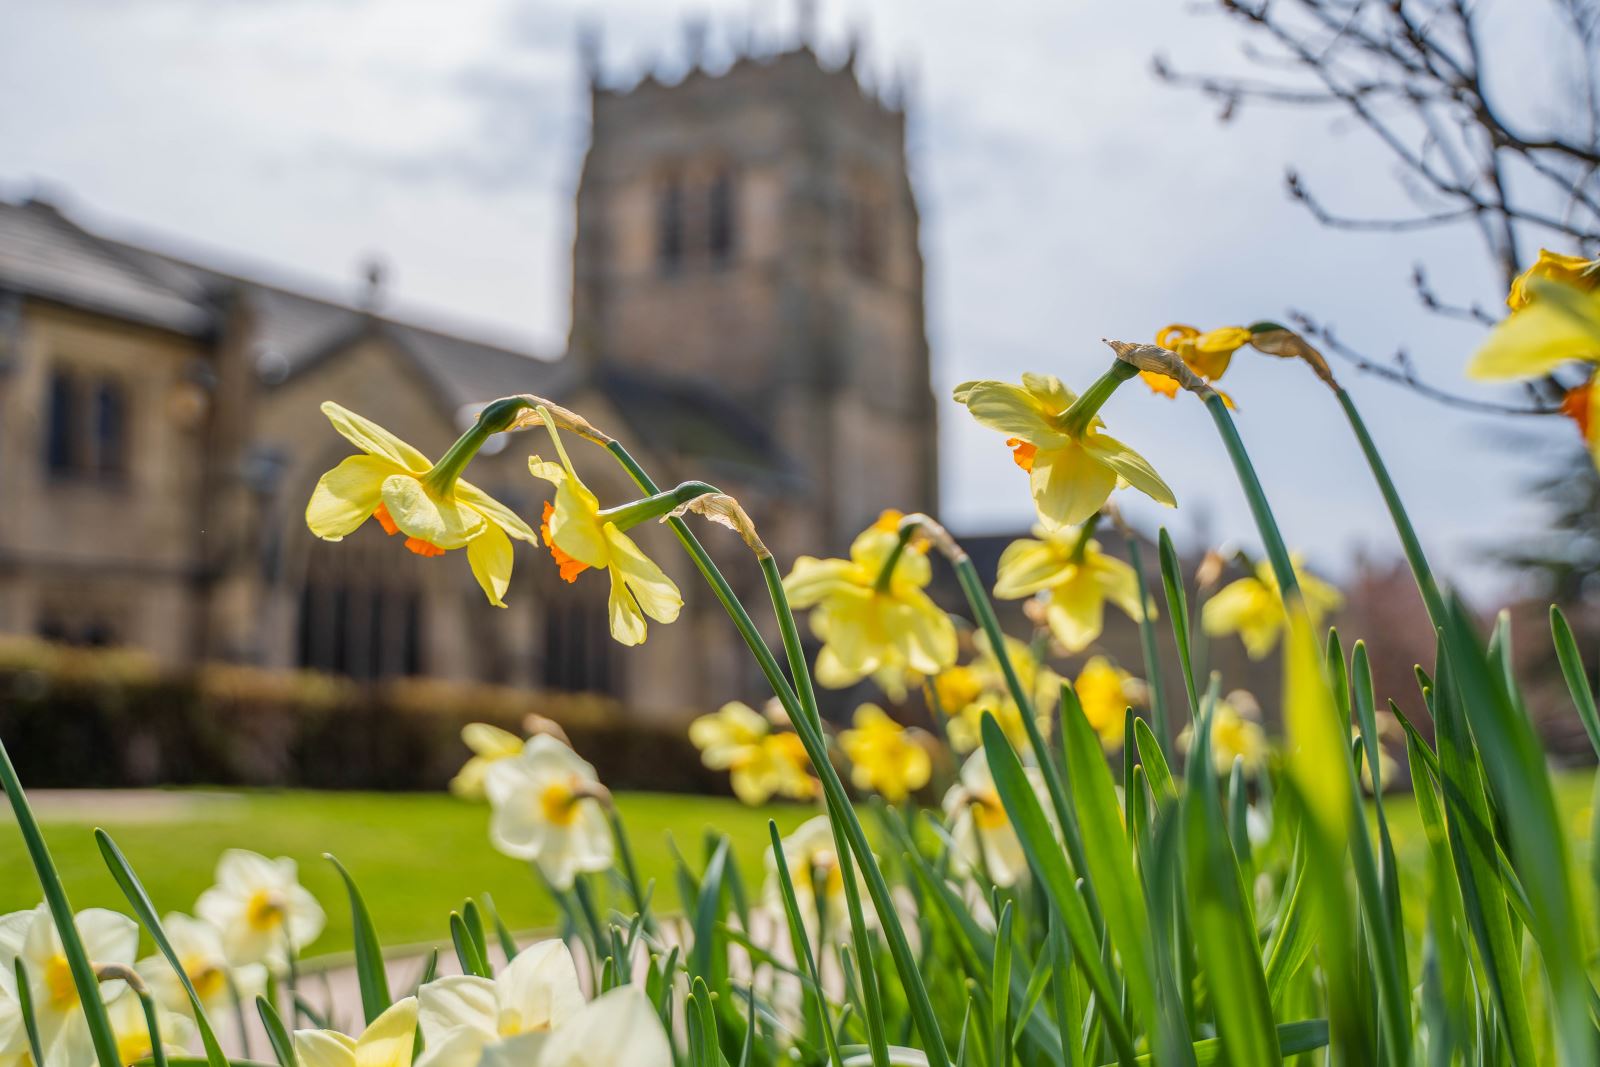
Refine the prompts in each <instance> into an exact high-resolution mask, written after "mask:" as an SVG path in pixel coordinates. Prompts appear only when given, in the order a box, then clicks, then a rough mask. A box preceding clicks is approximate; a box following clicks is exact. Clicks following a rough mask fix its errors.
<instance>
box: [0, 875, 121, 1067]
mask: <svg viewBox="0 0 1600 1067" xmlns="http://www.w3.org/2000/svg"><path fill="white" fill-rule="evenodd" d="M73 924H74V925H75V926H76V927H77V929H78V938H79V940H81V941H82V942H83V950H84V953H85V954H86V955H87V956H88V957H89V961H90V963H91V964H94V965H100V964H121V965H122V966H124V967H131V966H133V959H134V955H135V954H136V953H137V952H138V951H139V927H138V925H137V924H135V923H134V921H133V920H132V919H130V918H128V917H127V916H126V915H119V914H117V913H116V912H114V911H107V910H105V909H104V908H85V909H84V910H83V911H80V912H78V914H77V915H76V916H75V917H74V919H73ZM19 959H20V960H21V961H22V965H23V967H24V968H25V969H26V971H27V974H28V994H29V997H30V999H31V1001H32V1003H33V1017H34V1022H35V1024H36V1026H37V1028H38V1031H39V1045H40V1047H41V1048H43V1049H44V1050H45V1061H46V1067H53V1065H54V1064H55V1063H56V1062H57V1061H58V1059H59V1057H61V1056H62V1055H65V1054H66V1053H67V1052H69V1051H70V1050H71V1048H72V1047H74V1042H75V1041H76V1038H75V1037H74V1036H73V1035H72V1031H73V1030H74V1029H75V1028H76V1026H77V1025H78V1023H79V1021H80V1020H82V1019H83V1018H84V1015H83V1005H82V1002H81V1001H80V1000H79V999H78V987H77V985H76V984H75V983H74V982H73V980H72V969H71V967H70V966H69V965H68V963H67V956H66V952H65V950H64V949H63V948H62V945H61V935H60V933H59V932H57V930H56V924H55V921H54V920H53V919H52V918H51V915H50V909H49V908H47V907H45V906H44V905H43V904H41V905H39V906H38V907H37V908H34V909H32V910H30V911H18V912H12V913H11V914H9V915H4V916H0V970H3V971H6V972H10V973H11V974H12V975H13V976H14V975H15V973H16V965H17V961H18V960H19ZM7 988H8V989H10V990H15V982H14V981H13V982H11V983H9V984H8V985H7ZM127 988H128V986H127V983H126V982H102V983H100V997H101V999H102V1000H104V1001H106V1002H107V1003H111V1002H113V1001H115V1000H116V999H117V998H118V997H120V996H122V994H123V993H124V992H125V991H126V990H127ZM85 1025H86V1024H85ZM4 1029H5V1027H4V1025H3V1023H0V1037H4V1036H5V1035H4V1033H3V1030H4ZM19 1036H20V1037H22V1038H23V1040H24V1041H25V1040H26V1035H25V1034H24V1035H19V1034H17V1032H16V1029H15V1027H14V1026H13V1028H12V1034H11V1037H10V1040H9V1044H11V1045H15V1044H16V1043H17V1039H18V1037H19ZM58 1046H59V1047H58ZM24 1047H26V1046H24Z"/></svg>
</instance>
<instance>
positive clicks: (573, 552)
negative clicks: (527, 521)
mask: <svg viewBox="0 0 1600 1067" xmlns="http://www.w3.org/2000/svg"><path fill="white" fill-rule="evenodd" d="M598 512H599V508H598V507H597V504H596V501H595V498H594V494H593V493H591V492H589V490H588V489H586V488H584V486H583V484H582V483H580V482H579V481H578V480H577V479H576V478H568V479H566V480H565V481H563V482H562V483H561V484H560V485H558V486H556V498H555V502H554V510H553V511H552V512H551V514H550V540H551V541H552V542H553V543H554V544H555V546H556V547H557V548H559V549H561V551H563V552H565V553H566V554H567V555H569V556H571V557H572V558H573V559H575V560H577V561H578V562H580V563H587V564H588V565H589V566H591V567H605V566H608V565H609V564H610V562H611V552H610V550H609V549H608V548H607V547H606V539H605V534H604V532H603V531H602V530H601V523H600V520H599V519H598V518H597V517H596V516H597V514H598Z"/></svg>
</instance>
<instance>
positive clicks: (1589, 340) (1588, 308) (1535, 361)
mask: <svg viewBox="0 0 1600 1067" xmlns="http://www.w3.org/2000/svg"><path fill="white" fill-rule="evenodd" d="M1574 360H1589V361H1596V362H1600V295H1597V294H1585V293H1575V294H1574V299H1573V300H1571V301H1563V302H1560V303H1558V302H1557V301H1554V300H1546V299H1539V300H1535V301H1534V302H1533V303H1531V304H1529V305H1528V306H1527V307H1524V308H1523V309H1522V310H1520V311H1514V312H1512V313H1511V314H1510V315H1508V316H1507V317H1506V318H1505V320H1504V321H1502V322H1501V323H1500V325H1498V326H1496V327H1495V328H1494V330H1493V331H1492V332H1491V333H1490V334H1489V337H1488V339H1487V340H1486V341H1484V343H1483V347H1482V348H1480V349H1478V352H1477V354H1476V355H1474V356H1473V357H1472V361H1471V362H1470V363H1468V364H1467V377H1469V378H1476V379H1477V380H1479V381H1502V380H1505V379H1515V378H1538V377H1542V376H1544V375H1546V374H1549V373H1550V372H1551V371H1554V370H1555V369H1556V368H1558V367H1560V366H1562V365H1564V364H1567V363H1571V362H1573V361H1574Z"/></svg>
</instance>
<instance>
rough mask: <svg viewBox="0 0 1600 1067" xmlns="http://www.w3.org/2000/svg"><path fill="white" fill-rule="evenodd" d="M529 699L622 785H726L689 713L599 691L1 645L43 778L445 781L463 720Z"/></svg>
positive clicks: (13, 710) (15, 719)
mask: <svg viewBox="0 0 1600 1067" xmlns="http://www.w3.org/2000/svg"><path fill="white" fill-rule="evenodd" d="M530 714H535V715H541V716H544V717H546V718H549V719H551V720H553V721H555V722H556V723H558V724H560V726H561V727H562V728H563V729H564V730H565V731H566V733H567V735H568V736H569V737H570V739H571V741H572V744H573V747H574V748H575V749H577V751H578V753H579V754H580V755H582V756H583V757H584V758H585V759H587V760H589V761H590V762H592V763H593V764H594V765H595V767H596V769H597V770H598V771H599V773H600V778H601V780H602V781H603V782H605V783H606V784H607V785H608V786H610V787H611V788H613V789H648V790H662V791H671V792H707V793H720V792H725V791H726V789H727V785H726V776H725V775H717V774H712V773H711V772H709V771H707V770H705V769H704V768H703V767H702V766H701V764H700V759H699V755H698V753H696V751H695V749H694V746H692V745H691V744H690V743H689V740H688V737H687V735H686V732H685V727H684V726H683V724H682V722H681V721H679V722H673V723H658V722H640V721H636V720H635V719H633V718H630V717H629V716H628V715H627V714H626V712H625V710H624V709H623V708H621V707H620V706H619V705H618V704H617V703H616V702H615V701H612V700H610V699H607V698H604V697H596V696H592V695H588V694H541V693H530V692H523V691H520V690H514V689H507V688H502V687H494V686H479V685H469V684H457V683H450V682H443V681H438V680H432V679H407V680H402V681H398V682H393V683H389V684H384V685H378V686H359V685H355V684H353V683H350V682H348V681H345V680H343V679H338V678H333V677H329V676H326V675H318V674H313V673H309V672H268V671H261V670H256V669H251V668H240V667H228V666H207V667H203V668H200V669H199V670H195V671H192V672H185V673H182V674H172V673H168V672H162V671H158V670H155V669H154V668H152V667H151V666H150V665H149V664H148V662H147V661H145V660H143V659H141V658H140V657H138V656H135V655H132V654H129V653H125V652H118V651H89V650H81V649H67V648H61V647H58V646H52V645H45V644H42V643H39V642H32V641H27V642H21V641H10V642H5V643H4V644H3V645H0V740H3V741H4V742H5V745H6V748H7V750H8V751H9V752H10V754H11V758H12V760H13V761H14V762H15V763H16V766H17V771H18V773H19V774H20V775H21V776H22V780H23V781H24V782H25V783H26V784H27V785H29V786H30V787H35V788H90V787H95V788H111V787H128V786H148V785H202V784H203V785H248V786H284V787H303V788H312V789H377V790H430V789H443V788H445V786H446V785H447V783H448V782H449V780H450V778H451V776H452V775H453V774H455V772H456V770H457V769H458V768H459V767H460V766H461V764H462V762H463V761H464V760H465V759H466V758H467V756H468V755H469V753H468V751H467V749H466V747H465V746H464V745H463V744H462V743H461V740H460V732H461V727H462V726H464V725H465V724H467V723H469V722H489V723H493V724H495V725H497V726H501V727H504V728H505V729H508V730H512V731H519V730H520V729H521V728H522V725H523V723H524V721H525V719H526V717H527V716H528V715H530Z"/></svg>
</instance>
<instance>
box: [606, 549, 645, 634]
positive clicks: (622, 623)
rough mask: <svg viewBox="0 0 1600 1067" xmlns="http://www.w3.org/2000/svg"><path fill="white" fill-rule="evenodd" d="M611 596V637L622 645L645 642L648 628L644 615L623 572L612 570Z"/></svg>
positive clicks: (609, 610)
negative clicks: (630, 590) (629, 589)
mask: <svg viewBox="0 0 1600 1067" xmlns="http://www.w3.org/2000/svg"><path fill="white" fill-rule="evenodd" d="M610 573H611V596H610V599H609V600H608V601H607V613H608V615H609V617H610V620H611V636H612V637H613V638H614V639H615V640H616V642H617V643H618V644H621V645H637V644H639V643H640V642H642V641H643V640H644V637H645V633H646V627H645V621H644V613H643V612H641V611H640V610H639V605H638V604H637V603H635V602H634V599H633V594H632V593H630V592H628V585H627V582H626V581H625V580H624V579H623V577H622V572H621V571H618V570H616V569H615V568H612V569H611V572H610Z"/></svg>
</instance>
